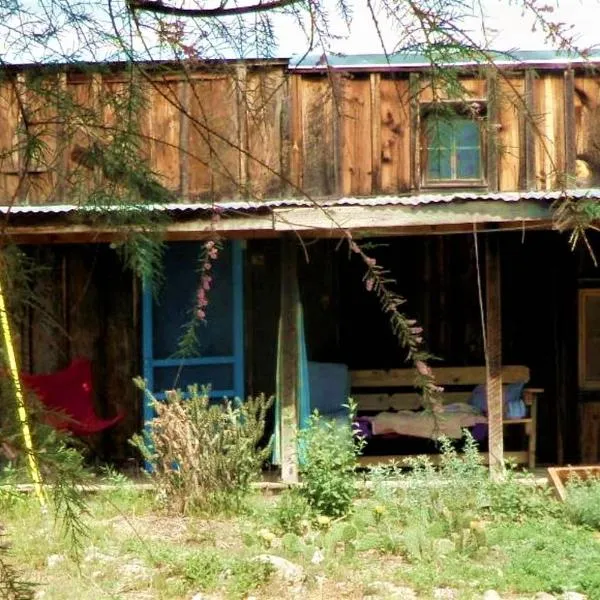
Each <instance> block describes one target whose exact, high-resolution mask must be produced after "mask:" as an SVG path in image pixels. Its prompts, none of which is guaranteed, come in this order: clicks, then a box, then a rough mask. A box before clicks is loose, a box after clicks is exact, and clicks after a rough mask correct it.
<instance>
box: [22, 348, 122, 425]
mask: <svg viewBox="0 0 600 600" xmlns="http://www.w3.org/2000/svg"><path fill="white" fill-rule="evenodd" d="M21 381H22V382H23V386H24V387H25V388H26V389H27V390H30V391H32V392H34V393H35V394H36V395H37V397H38V398H39V399H40V401H41V402H42V404H43V405H44V406H45V407H46V408H47V409H49V410H50V411H51V413H50V414H49V415H48V418H47V419H46V420H47V422H48V424H50V425H52V426H53V427H55V428H56V429H66V430H68V431H70V432H71V433H73V434H74V435H90V434H92V433H98V432H100V431H103V430H104V429H107V428H108V427H112V426H113V425H115V424H116V423H118V422H119V421H120V420H121V419H122V418H123V414H122V413H121V412H119V413H118V414H117V415H116V416H115V417H112V418H111V419H101V418H100V417H98V416H97V415H96V413H95V411H94V403H93V397H92V365H91V363H90V361H89V360H87V359H85V358H78V359H75V360H74V361H73V362H71V364H70V365H69V366H68V367H67V368H66V369H63V370H62V371H57V372H56V373H49V374H47V375H30V374H28V373H22V374H21Z"/></svg>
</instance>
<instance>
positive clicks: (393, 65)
mask: <svg viewBox="0 0 600 600" xmlns="http://www.w3.org/2000/svg"><path fill="white" fill-rule="evenodd" d="M492 61H493V62H494V64H495V65H496V66H518V65H531V66H533V65H536V66H540V67H544V66H547V67H552V66H556V67H560V66H567V65H577V64H589V63H591V64H595V63H598V62H600V52H592V53H590V54H588V55H586V56H582V55H581V54H577V53H575V52H569V51H566V50H554V51H553V50H515V51H511V52H494V51H490V52H481V53H480V56H478V55H476V54H474V55H473V56H472V57H469V58H466V59H465V58H464V53H463V55H462V57H461V56H460V53H457V57H456V59H454V60H453V59H448V58H446V59H439V60H437V61H436V64H441V65H447V66H454V67H460V66H475V65H481V64H487V63H490V62H492ZM431 64H432V57H430V56H427V55H425V54H419V53H415V52H397V53H393V54H388V55H385V54H356V55H352V54H347V55H342V54H329V55H324V54H321V55H314V54H310V55H306V56H300V57H293V58H292V59H291V60H290V64H289V69H291V70H310V71H313V70H323V69H327V68H333V69H342V70H344V69H349V70H374V69H375V70H381V69H392V70H403V69H405V70H410V69H417V68H427V67H430V66H431Z"/></svg>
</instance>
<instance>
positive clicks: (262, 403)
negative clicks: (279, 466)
mask: <svg viewBox="0 0 600 600" xmlns="http://www.w3.org/2000/svg"><path fill="white" fill-rule="evenodd" d="M137 384H138V385H139V386H140V387H142V388H143V387H144V385H143V382H141V381H140V380H138V381H137ZM145 392H146V394H147V395H148V396H149V397H150V400H151V402H152V405H153V407H154V410H155V412H156V416H155V418H154V419H152V421H151V422H150V423H148V424H147V425H148V435H147V437H143V436H140V435H137V436H135V437H134V439H133V443H134V445H135V446H136V447H137V448H138V449H139V450H140V451H141V452H142V454H143V456H144V458H145V459H146V461H147V462H148V463H149V464H150V467H151V476H152V478H153V479H154V481H155V482H156V483H157V488H158V489H159V490H160V491H161V492H162V493H163V494H164V499H165V501H166V503H167V506H168V508H170V509H171V510H174V511H176V512H178V513H181V514H190V513H193V512H197V511H200V512H210V513H214V512H223V511H230V510H237V509H239V508H240V506H241V505H242V500H243V499H244V498H245V497H246V496H247V495H248V492H249V491H250V484H251V483H252V482H253V481H255V480H256V479H257V478H258V476H259V474H260V469H261V466H262V464H263V463H264V461H265V460H266V458H267V457H268V456H269V452H270V448H269V447H266V448H259V447H258V446H259V443H260V442H261V440H262V437H263V434H264V430H265V418H266V415H267V411H268V410H269V408H270V407H271V404H272V399H269V400H267V399H265V397H264V396H259V397H257V398H254V399H253V398H249V399H248V400H247V401H246V402H243V403H242V402H240V401H239V400H237V401H233V402H232V401H225V402H224V403H222V404H218V405H215V404H211V403H210V400H209V397H208V393H207V392H206V390H203V391H202V392H201V393H199V392H198V388H197V387H196V386H192V387H190V388H189V390H188V395H189V397H188V398H185V399H184V397H183V394H182V393H181V392H180V391H171V392H169V393H168V394H167V400H166V401H165V402H159V401H158V400H156V398H154V397H153V396H152V395H151V394H150V392H148V390H145Z"/></svg>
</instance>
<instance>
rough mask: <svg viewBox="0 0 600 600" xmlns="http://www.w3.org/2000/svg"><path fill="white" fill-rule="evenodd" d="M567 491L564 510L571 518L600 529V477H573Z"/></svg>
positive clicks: (573, 521)
mask: <svg viewBox="0 0 600 600" xmlns="http://www.w3.org/2000/svg"><path fill="white" fill-rule="evenodd" d="M566 491H567V494H566V498H565V502H564V510H565V514H566V515H567V517H568V518H569V520H570V521H571V522H572V523H574V524H576V525H583V526H585V527H590V528H591V529H598V530H600V478H598V477H590V478H588V479H582V478H581V477H578V476H574V477H571V478H570V479H569V481H568V482H567V487H566Z"/></svg>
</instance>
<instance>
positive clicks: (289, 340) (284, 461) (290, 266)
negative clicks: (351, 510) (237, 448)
mask: <svg viewBox="0 0 600 600" xmlns="http://www.w3.org/2000/svg"><path fill="white" fill-rule="evenodd" d="M296 252H297V250H296V240H295V238H294V236H286V237H284V238H283V239H282V241H281V308H280V310H281V316H280V328H281V330H280V331H281V333H280V352H281V355H282V357H281V368H280V373H279V389H278V390H277V393H278V394H279V402H280V406H281V418H280V422H279V423H278V426H279V427H280V440H281V479H282V481H284V482H285V483H296V482H297V481H298V451H297V442H296V431H297V428H298V408H297V406H298V363H299V351H298V349H299V344H298V334H299V332H298V326H297V324H298V319H297V311H298V307H299V303H300V292H299V289H298V276H297V262H296V259H297V256H296Z"/></svg>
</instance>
